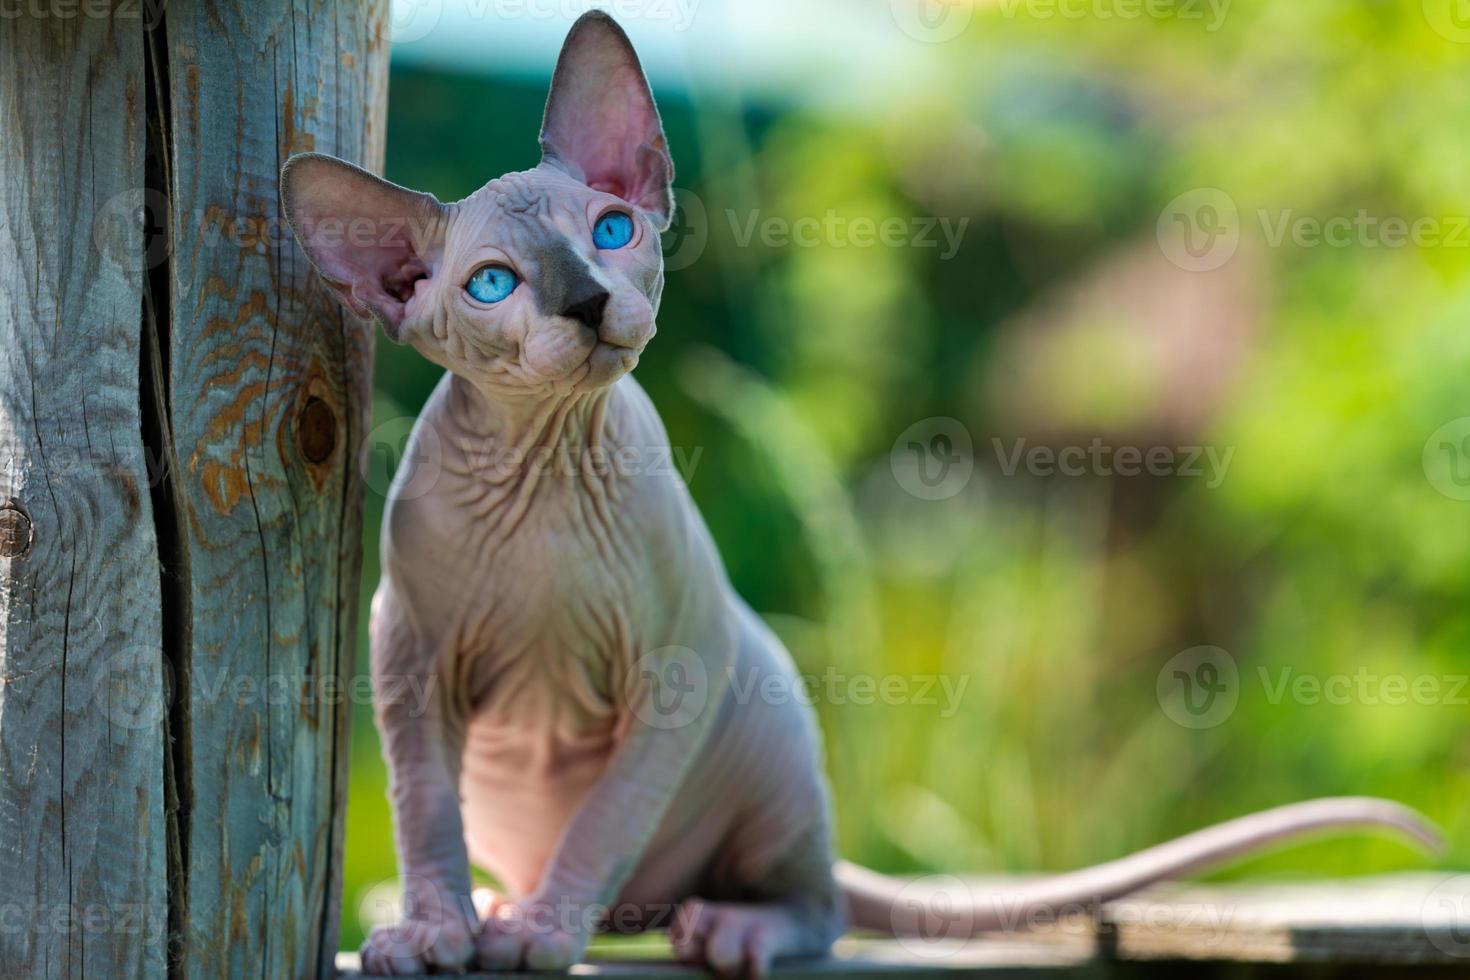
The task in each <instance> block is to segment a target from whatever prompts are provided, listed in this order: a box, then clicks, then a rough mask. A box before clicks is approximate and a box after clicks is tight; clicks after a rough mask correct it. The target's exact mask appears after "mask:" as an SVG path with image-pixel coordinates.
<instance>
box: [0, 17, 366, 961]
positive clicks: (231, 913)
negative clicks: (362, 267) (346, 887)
mask: <svg viewBox="0 0 1470 980" xmlns="http://www.w3.org/2000/svg"><path fill="white" fill-rule="evenodd" d="M19 9H21V14H20V16H18V17H15V18H8V19H7V20H6V22H5V24H4V27H3V29H0V195H3V208H0V881H4V882H5V890H4V892H3V894H0V976H3V977H11V976H16V977H22V976H24V977H30V976H36V977H40V976H47V977H62V976H78V977H80V976H82V975H84V974H91V975H97V976H108V977H157V976H162V975H165V974H170V975H172V976H176V977H181V976H197V977H218V976H238V975H260V976H269V977H306V976H327V975H330V973H331V970H332V961H333V955H334V953H335V947H336V935H337V919H338V916H339V908H340V894H339V892H340V881H341V860H340V858H341V833H342V807H343V801H344V799H345V780H346V761H347V752H346V736H347V720H348V707H349V705H348V695H349V693H350V688H349V687H348V685H347V683H346V681H347V680H348V677H349V675H350V674H351V673H352V668H353V657H354V652H355V636H354V627H355V622H356V617H357V608H356V606H357V603H356V597H357V590H358V571H359V565H360V554H359V547H360V535H361V526H360V511H361V506H360V505H361V488H362V484H361V481H360V480H358V479H357V478H356V460H355V452H354V450H355V447H356V446H357V444H358V442H360V440H361V438H362V436H363V430H364V426H365V422H366V419H367V417H368V415H367V412H368V408H369V394H370V384H371V362H372V334H371V332H370V331H368V330H367V329H366V328H365V327H363V326H361V325H359V324H358V323H357V322H355V321H351V320H348V319H346V318H344V317H343V316H342V314H341V313H340V312H339V310H338V307H337V305H336V304H335V303H334V302H333V301H332V300H330V299H329V298H328V296H327V295H326V294H325V293H324V292H323V291H322V290H321V288H320V287H319V286H318V285H316V284H315V283H314V282H313V280H312V278H311V275H310V271H309V268H308V266H307V264H306V261H305V259H304V258H303V257H302V256H301V254H300V252H299V251H298V250H297V249H296V247H295V245H294V243H293V242H292V240H291V238H290V235H289V231H288V230H287V228H286V226H285V222H284V220H283V218H282V215H281V209H280V202H279V199H278V184H277V175H278V173H279V171H280V166H281V163H282V162H283V161H284V160H285V158H286V157H287V156H288V155H290V154H291V153H294V152H298V151H302V150H311V149H315V150H320V151H324V152H328V153H333V154H336V155H338V156H341V157H344V158H345V159H348V160H353V161H356V162H359V163H362V164H363V165H365V166H367V167H369V168H374V169H376V168H379V167H380V166H381V161H382V138H383V113H384V106H385V94H386V93H385V87H386V80H387V32H388V20H387V0H354V2H337V3H329V2H325V0H317V2H309V0H294V2H293V0H213V2H210V0H178V2H173V3H169V4H167V5H166V7H165V6H164V5H162V4H158V3H139V2H137V0H130V2H122V0H119V2H118V3H117V4H116V5H115V6H114V7H113V8H112V9H111V10H110V11H108V10H101V9H99V4H97V3H86V2H83V3H81V4H70V5H45V4H42V5H25V6H23V7H22V8H19ZM104 14H105V16H104Z"/></svg>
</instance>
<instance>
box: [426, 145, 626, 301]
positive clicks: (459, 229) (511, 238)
mask: <svg viewBox="0 0 1470 980" xmlns="http://www.w3.org/2000/svg"><path fill="white" fill-rule="evenodd" d="M605 196H606V195H602V194H599V193H598V192H597V191H594V190H592V189H591V188H589V187H587V186H586V185H585V184H583V183H581V182H580V181H577V180H573V179H572V178H570V177H568V176H567V175H565V174H563V173H562V172H560V171H558V170H556V169H555V168H552V167H544V166H543V167H538V168H536V169H535V170H527V171H522V172H519V173H512V174H506V175H505V176H504V177H499V178H497V179H495V180H492V181H490V183H488V184H486V185H485V186H484V187H482V188H480V189H479V190H478V191H476V192H475V193H474V194H472V195H470V196H469V197H467V198H465V199H464V200H463V201H461V202H459V204H458V205H457V206H456V208H457V214H456V215H455V219H454V221H453V222H452V223H451V226H450V229H449V236H448V239H447V243H446V244H447V251H448V254H449V256H450V258H451V260H455V259H459V260H460V261H464V262H467V263H470V264H473V263H474V262H475V261H476V258H477V253H479V252H482V251H483V250H485V249H487V248H493V249H496V250H498V251H500V252H503V253H505V254H506V255H507V257H509V258H510V259H511V260H512V261H513V262H514V263H515V264H516V265H517V266H519V267H520V271H521V274H522V275H523V276H524V277H525V279H526V280H527V281H528V283H529V284H530V286H531V288H532V291H533V292H534V294H535V296H536V305H537V308H538V309H539V310H540V311H541V312H542V313H543V314H547V315H553V314H557V313H559V312H561V311H562V310H563V309H564V308H565V307H566V305H567V304H568V303H570V302H574V301H576V300H577V299H578V298H580V297H582V296H584V295H586V294H588V293H595V292H598V291H600V290H602V288H603V287H602V285H601V284H600V282H599V281H598V277H597V274H596V272H595V271H594V270H593V268H592V265H591V263H589V262H588V261H587V259H586V258H585V257H584V256H583V254H582V251H581V249H580V248H579V242H580V241H581V239H582V238H585V236H586V229H585V224H586V221H587V215H588V209H589V208H590V207H591V206H592V204H593V202H594V200H596V199H597V198H600V197H605Z"/></svg>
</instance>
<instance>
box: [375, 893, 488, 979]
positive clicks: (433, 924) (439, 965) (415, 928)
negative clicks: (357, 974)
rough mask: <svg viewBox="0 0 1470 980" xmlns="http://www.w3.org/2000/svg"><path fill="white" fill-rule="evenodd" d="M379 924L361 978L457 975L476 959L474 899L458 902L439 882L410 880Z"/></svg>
mask: <svg viewBox="0 0 1470 980" xmlns="http://www.w3.org/2000/svg"><path fill="white" fill-rule="evenodd" d="M379 911H380V913H387V914H386V915H380V919H387V920H389V922H390V923H391V924H389V925H380V926H376V927H375V928H374V929H373V930H372V932H370V933H368V937H367V940H366V941H365V942H364V943H363V944H362V972H363V973H366V974H369V975H371V976H384V977H403V976H415V975H418V974H423V973H430V972H435V971H442V972H450V973H457V972H459V971H461V970H463V969H464V968H465V967H467V966H469V965H470V963H471V962H472V961H473V960H474V958H475V935H476V933H477V932H478V931H479V930H478V927H479V921H478V920H477V918H476V917H475V914H474V906H473V905H472V904H471V902H470V898H469V896H467V895H466V896H464V897H463V898H461V897H459V894H458V893H457V892H456V891H455V890H454V889H452V888H445V887H443V886H442V885H440V884H439V879H437V878H429V877H422V876H418V875H408V876H405V877H404V878H403V880H402V883H401V890H400V891H399V894H398V897H397V898H396V899H395V900H394V901H393V902H392V903H390V904H389V905H388V907H386V908H383V909H380V910H379Z"/></svg>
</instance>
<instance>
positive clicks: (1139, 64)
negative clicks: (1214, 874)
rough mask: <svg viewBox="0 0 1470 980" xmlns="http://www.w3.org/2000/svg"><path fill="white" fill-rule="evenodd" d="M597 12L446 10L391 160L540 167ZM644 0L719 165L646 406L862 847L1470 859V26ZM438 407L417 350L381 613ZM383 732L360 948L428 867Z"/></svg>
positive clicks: (1316, 863) (398, 380) (1363, 5)
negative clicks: (1241, 832)
mask: <svg viewBox="0 0 1470 980" xmlns="http://www.w3.org/2000/svg"><path fill="white" fill-rule="evenodd" d="M588 6H590V4H588V3H586V2H585V0H478V2H472V0H464V2H456V0H442V2H441V0H404V2H402V3H399V4H396V5H395V13H394V28H395V43H394V49H393V75H392V83H391V92H390V108H389V116H388V118H389V135H388V161H387V173H388V176H389V177H390V178H391V179H393V180H395V181H397V182H399V183H402V184H406V185H409V186H412V187H415V188H419V189H423V190H428V191H431V192H433V193H434V194H436V195H438V196H439V197H440V198H441V199H444V200H452V199H457V198H459V197H462V196H464V195H466V194H468V193H469V192H471V191H473V190H474V189H475V188H477V187H478V186H480V185H481V184H482V183H484V182H485V181H486V180H488V179H490V178H492V177H495V176H497V175H499V174H501V173H503V172H506V171H509V170H517V169H524V168H527V167H530V166H533V165H534V164H535V163H536V160H537V152H536V139H535V137H536V130H537V124H538V122H539V119H540V112H541V106H542V103H543V100H544V98H545V92H546V86H547V83H548V81H549V78H550V74H551V69H552V66H553V63H554V59H555V56H556V52H557V49H558V47H559V46H560V44H561V41H562V38H563V37H564V36H565V33H566V30H567V28H568V26H569V25H570V23H571V21H572V20H573V19H574V18H575V16H576V15H577V14H578V13H580V12H582V11H583V10H585V9H587V8H588ZM596 6H599V7H602V8H604V9H607V10H609V11H610V12H612V13H613V14H614V15H615V16H617V17H618V19H619V20H620V21H621V22H622V23H623V24H624V26H625V27H626V28H627V30H628V31H629V33H630V35H631V36H632V38H633V40H634V42H635V44H636V45H637V46H638V47H639V49H640V51H641V52H642V54H643V56H644V59H645V62H646V66H647V68H648V71H649V74H650V76H651V78H652V80H653V83H654V87H655V90H656V93H657V95H658V98H659V101H660V105H661V107H662V110H663V114H664V120H665V124H666V127H667V130H668V133H669V137H670V141H671V144H672V147H673V153H674V157H675V162H676V165H677V167H678V178H677V185H678V187H679V188H680V193H679V200H680V205H681V209H682V214H681V217H680V219H679V221H678V223H677V224H676V226H675V228H674V230H673V231H672V232H671V233H670V234H669V236H668V238H667V241H666V255H667V256H668V260H669V265H670V274H669V278H668V287H667V290H666V293H665V300H664V307H663V313H662V315H661V317H660V328H661V329H660V332H659V336H658V339H657V341H656V342H655V343H654V345H653V347H652V348H651V349H650V351H649V353H648V354H647V356H646V357H645V358H644V360H643V363H642V366H641V367H640V368H639V370H638V379H639V381H640V382H641V383H642V384H643V385H644V386H645V387H646V388H647V389H648V390H649V392H650V393H651V395H652V396H653V399H654V401H655V402H656V403H657V404H658V406H659V407H660V409H661V411H662V413H663V416H664V419H665V421H666V422H667V424H668V428H669V430H670V433H671V437H672V440H673V445H674V447H675V450H676V455H675V462H676V463H677V464H678V465H680V467H681V470H682V472H683V473H684V475H685V477H686V479H687V480H688V483H689V485H690V488H691V490H692V491H693V494H694V497H695V499H696V500H697V502H698V504H699V506H700V507H701V508H702V510H703V512H704V515H705V517H706V519H707V520H708V522H709V524H710V526H711V528H712V530H713V533H714V535H715V538H716V539H717V540H718V542H719V545H720V547H721V549H722V551H723V554H724V557H725V561H726V563H727V565H728V567H729V571H730V574H731V576H732V578H733V580H734V582H735V585H736V587H737V588H738V589H739V591H740V592H741V593H742V594H743V595H744V596H745V597H746V598H747V599H748V600H749V601H750V603H751V604H752V605H753V606H754V607H755V609H756V610H757V611H759V612H760V613H762V614H763V615H764V616H765V617H766V618H767V619H768V620H769V622H770V623H771V624H772V626H773V627H774V628H775V629H776V630H777V631H778V632H779V633H780V634H781V636H782V637H783V638H784V639H785V640H786V642H787V644H788V645H789V646H790V648H791V650H792V652H793V654H794V655H795V657H796V659H797V660H798V662H799V663H800V665H801V667H802V669H803V670H804V671H806V672H808V673H810V674H811V675H813V676H814V677H815V678H816V679H817V680H818V681H819V685H818V687H817V689H816V691H815V694H816V701H817V705H816V706H817V710H818V712H819V713H820V715H821V718H822V723H823V727H824V730H825V732H826V734H827V739H828V752H829V757H830V759H829V771H830V774H831V778H832V783H833V786H834V791H835V797H836V801H837V807H838V811H839V844H840V849H841V851H842V853H843V855H844V856H847V857H849V858H852V859H855V860H858V861H860V862H863V863H866V864H870V865H872V866H874V867H877V868H880V869H882V870H886V871H893V872H925V871H933V870H945V871H972V872H980V871H1022V870H1028V871H1029V870H1042V869H1063V868H1070V867H1074V866H1077V865H1080V864H1083V863H1086V862H1092V861H1098V860H1103V859H1107V858H1112V857H1117V856H1119V855H1121V854H1123V853H1124V852H1126V851H1128V850H1131V849H1134V848H1137V847H1140V846H1143V845H1146V844H1149V843H1152V842H1156V841H1158V840H1160V839H1162V838H1164V837H1167V836H1169V835H1173V834H1177V833H1180V832H1183V831H1186V830H1189V829H1192V828H1195V827H1198V826H1200V825H1202V824H1204V823H1206V822H1209V821H1214V820H1218V819H1223V818H1226V817H1230V816H1233V815H1237V814H1240V813H1242V812H1245V811H1248V810H1251V809H1254V808H1260V807H1266V806H1271V805H1274V804H1278V803H1283V802H1288V801H1292V800H1297V799H1302V798H1305V797H1309V796H1314V795H1322V794H1356V793H1371V794H1378V795H1385V796H1390V797H1394V798H1397V799H1400V800H1403V801H1404V802H1407V803H1410V804H1412V805H1414V806H1417V807H1419V808H1421V809H1423V810H1424V811H1425V812H1427V813H1428V814H1430V815H1431V816H1432V817H1433V818H1434V819H1436V820H1437V821H1439V822H1440V823H1441V824H1442V825H1443V826H1444V827H1445V828H1446V829H1447V830H1448V831H1449V833H1450V836H1451V839H1452V841H1453V842H1454V844H1453V847H1452V849H1451V851H1450V853H1449V854H1447V855H1446V856H1444V857H1443V858H1441V859H1438V860H1439V861H1440V862H1441V863H1442V864H1443V866H1446V867H1465V866H1467V864H1470V778H1467V769H1470V724H1467V722H1470V683H1467V681H1466V678H1467V676H1470V656H1467V652H1470V601H1467V597H1470V418H1467V416H1470V217H1467V216H1470V85H1467V84H1466V82H1465V79H1466V77H1467V68H1470V16H1465V12H1464V11H1462V10H1461V7H1462V5H1461V4H1459V3H1458V2H1457V0H1443V2H1440V0H1426V2H1424V3H1423V4H1421V3H1420V2H1419V0H1397V2H1387V0H1291V2H1281V0H1275V2H1271V0H1233V2H1231V0H1173V2H1171V0H990V2H965V0H947V2H946V0H891V2H890V0H759V2H757V0H738V2H737V0H604V2H601V3H598V4H596ZM437 375H438V371H437V369H435V368H433V367H431V366H430V365H428V364H427V363H425V362H423V361H421V360H420V359H419V358H418V357H417V355H415V354H413V353H412V352H411V351H407V350H405V349H401V348H395V347H393V346H391V345H389V344H387V343H386V342H382V343H380V346H379V353H378V367H377V393H376V405H375V422H376V424H378V425H379V426H380V428H379V429H378V430H377V433H376V435H375V438H376V440H377V441H378V443H380V444H381V445H382V446H384V447H387V451H386V452H385V453H383V454H372V455H371V462H370V465H369V466H368V472H367V474H366V475H367V479H368V483H369V486H370V490H369V494H368V498H369V511H368V520H367V531H366V534H367V552H368V560H367V565H366V569H365V573H364V585H363V588H364V597H366V596H367V595H368V594H370V593H371V590H372V588H373V585H374V584H375V582H376V579H377V574H378V566H377V560H376V538H377V530H378V524H379V521H380V519H381V515H382V504H383V499H382V492H383V490H384V489H385V488H386V483H387V477H388V464H389V461H390V460H391V459H392V457H393V451H392V450H393V447H394V446H396V445H398V444H399V440H401V438H402V436H403V435H404V434H406V431H407V426H408V424H409V420H411V419H412V417H413V416H414V415H415V414H416V413H417V411H418V409H419V407H420V406H421V405H422V403H423V401H424V399H425V398H426V397H427V395H428V393H429V391H430V389H431V387H432V386H433V384H434V383H435V382H436V380H437ZM366 608H367V604H366V602H364V604H363V609H364V610H366ZM364 615H365V613H364ZM360 635H362V636H363V638H364V639H363V649H362V650H361V652H360V660H361V664H362V669H363V670H366V662H367V651H366V639H365V637H366V631H365V629H364V630H362V631H360ZM829 668H830V669H829ZM833 672H835V675H836V679H835V680H833V677H834V674H833ZM863 677H866V678H875V679H878V680H880V681H881V680H882V679H884V678H896V679H897V680H896V681H891V682H890V686H889V688H888V690H889V692H890V695H892V692H895V691H898V690H899V689H900V687H901V688H902V689H903V693H901V694H899V695H896V696H887V697H885V696H883V695H881V694H879V695H877V696H864V691H866V688H864V687H862V686H861V684H856V683H854V682H853V679H854V678H863ZM824 678H825V679H824ZM926 684H927V685H931V686H929V687H928V688H925V685H926ZM352 737H353V743H352V781H351V800H350V806H349V809H348V816H347V842H346V872H345V889H346V890H345V897H344V916H343V936H342V941H343V944H344V945H345V946H355V945H356V944H357V943H358V942H359V941H360V940H361V937H362V935H363V933H364V931H365V929H366V928H367V927H368V926H370V925H371V919H372V916H373V914H375V913H374V911H373V910H375V909H381V908H382V907H383V903H380V902H378V901H376V900H375V899H376V898H377V897H381V895H382V894H383V892H382V890H381V889H382V888H384V887H386V888H388V889H390V890H391V888H392V887H393V886H392V880H393V876H394V874H395V866H394V857H393V846H392V829H391V822H390V816H389V811H388V806H387V803H386V801H385V796H384V793H385V788H386V773H385V770H384V767H383V764H382V761H381V759H380V756H379V746H378V740H377V736H376V733H375V732H374V730H373V726H372V720H371V712H370V710H369V709H368V708H367V707H365V706H362V707H359V708H358V709H357V714H356V716H355V718H354V725H353V736H352ZM1425 861H1426V859H1424V858H1422V857H1420V856H1418V855H1416V854H1414V853H1412V852H1410V851H1408V850H1406V849H1404V848H1403V847H1401V846H1399V845H1398V844H1396V843H1393V842H1391V841H1387V840H1384V839H1376V838H1364V839H1352V840H1346V841H1342V840H1339V841H1336V842H1321V843H1314V844H1311V845H1309V846H1303V847H1296V848H1292V849H1290V850H1286V851H1281V852H1278V853H1276V854H1273V855H1271V856H1268V857H1264V858H1260V859H1256V860H1253V861H1250V862H1247V863H1245V864H1242V865H1238V866H1236V867H1235V868H1232V869H1230V870H1229V871H1227V872H1225V874H1226V875H1250V876H1257V877H1263V876H1317V875H1348V874H1366V873H1375V872H1384V871H1391V870H1396V869H1404V868H1414V867H1423V866H1424V865H1425ZM384 883H387V885H386V886H385V885H384ZM375 888H378V889H379V891H374V889H375Z"/></svg>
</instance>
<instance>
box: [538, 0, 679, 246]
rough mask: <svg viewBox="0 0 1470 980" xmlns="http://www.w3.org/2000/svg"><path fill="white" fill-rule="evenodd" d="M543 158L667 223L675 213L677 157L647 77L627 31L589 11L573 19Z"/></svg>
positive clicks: (555, 80)
mask: <svg viewBox="0 0 1470 980" xmlns="http://www.w3.org/2000/svg"><path fill="white" fill-rule="evenodd" d="M541 152H542V153H543V154H544V156H545V159H546V161H547V162H548V163H551V164H554V165H555V166H557V167H559V168H561V169H562V170H565V171H566V172H567V173H569V174H571V175H572V176H573V177H576V178H577V179H578V180H580V181H582V182H583V183H584V184H586V185H587V186H589V187H591V188H593V189H595V190H599V191H606V192H607V193H609V194H615V195H617V196H618V197H621V198H622V199H623V200H625V201H627V202H628V203H629V204H633V205H636V206H637V207H639V208H641V209H642V210H644V211H646V212H648V214H649V215H650V216H652V217H653V219H654V223H655V224H657V225H658V227H659V229H660V230H661V231H662V230H665V229H667V228H668V226H669V223H670V222H671V221H672V220H673V214H674V194H673V189H672V188H673V184H674V161H673V159H672V158H671V157H670V156H669V142H668V140H667V139H666V138H665V137H664V127H663V122H662V121H661V120H660V119H659V116H658V107H657V106H656V105H655V104H654V101H653V92H652V90H651V89H650V88H649V87H648V78H647V77H646V76H645V75H644V74H643V66H642V65H641V64H640V63H639V61H638V55H637V53H636V52H634V50H633V45H632V43H631V42H630V41H629V40H628V35H626V34H624V33H623V29H622V28H621V27H619V26H618V25H617V22H616V21H614V20H613V19H612V18H611V17H609V16H608V15H607V14H605V13H603V12H602V11H600V10H593V11H590V12H588V13H586V14H583V15H582V17H581V18H580V19H578V21H577V23H576V24H574V25H573V26H572V32H571V33H570V34H569V35H567V41H566V44H565V46H563V47H562V51H561V58H560V59H559V60H558V61H557V63H556V74H555V75H554V76H553V77H552V79H551V97H550V98H549V99H547V102H546V118H545V120H544V121H543V122H542V124H541Z"/></svg>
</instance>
